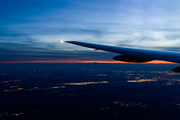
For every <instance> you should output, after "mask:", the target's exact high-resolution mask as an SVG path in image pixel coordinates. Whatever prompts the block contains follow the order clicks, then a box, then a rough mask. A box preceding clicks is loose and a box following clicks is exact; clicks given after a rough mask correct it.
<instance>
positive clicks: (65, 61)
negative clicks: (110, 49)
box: [1, 60, 177, 64]
mask: <svg viewBox="0 0 180 120" xmlns="http://www.w3.org/2000/svg"><path fill="white" fill-rule="evenodd" d="M1 63H129V62H122V61H81V60H49V61H48V60H47V61H46V60H44V61H15V62H13V61H10V62H1ZM129 64H137V63H129ZM138 64H177V63H173V62H167V61H160V60H153V61H150V62H145V63H138Z"/></svg>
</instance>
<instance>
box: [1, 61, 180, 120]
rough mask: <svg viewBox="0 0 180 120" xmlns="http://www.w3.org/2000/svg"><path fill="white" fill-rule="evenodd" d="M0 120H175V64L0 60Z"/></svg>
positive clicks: (178, 78)
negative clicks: (49, 62)
mask: <svg viewBox="0 0 180 120" xmlns="http://www.w3.org/2000/svg"><path fill="white" fill-rule="evenodd" d="M0 66H1V67H0V86H1V87H0V119H1V120H39V119H44V120H45V119H55V120H60V119H67V120H68V119H86V120H88V119H117V120H152V119H153V120H159V119H163V120H169V119H171V120H177V119H178V118H180V114H179V112H180V110H179V108H180V92H179V91H180V74H179V73H174V72H172V71H171V69H172V68H173V67H176V66H177V65H176V64H172V65H168V64H165V65H162V64H153V65H152V64H131V65H129V64H99V63H89V64H1V65H0Z"/></svg>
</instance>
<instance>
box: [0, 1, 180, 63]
mask: <svg viewBox="0 0 180 120" xmlns="http://www.w3.org/2000/svg"><path fill="white" fill-rule="evenodd" d="M179 4H180V2H179V1H177V0H171V1H170V0H151V1H144V0H128V1H127V0H120V1H119V0H111V1H106V0H90V1H89V0H87V1H84V0H76V1H74V0H69V1H64V0H53V1H51V0H43V1H42V0H38V1H37V0H31V1H23V0H16V1H14V0H5V1H1V4H0V8H1V9H0V14H1V17H0V26H1V27H0V49H1V53H0V62H9V61H27V60H30V61H42V60H50V61H51V60H57V59H58V60H62V61H63V60H64V59H68V60H71V59H73V60H77V61H84V60H86V61H103V60H104V61H111V60H112V57H114V56H116V54H114V53H105V52H94V51H93V50H91V49H86V48H83V47H79V46H74V45H69V44H60V42H59V41H60V40H65V41H68V40H70V41H73V40H74V41H83V42H92V43H98V44H107V45H115V46H117V45H119V46H126V47H136V48H145V49H159V50H173V51H180V48H179V46H180V34H179V32H180V23H179V21H180V17H179V16H178V14H179V12H180V8H179Z"/></svg>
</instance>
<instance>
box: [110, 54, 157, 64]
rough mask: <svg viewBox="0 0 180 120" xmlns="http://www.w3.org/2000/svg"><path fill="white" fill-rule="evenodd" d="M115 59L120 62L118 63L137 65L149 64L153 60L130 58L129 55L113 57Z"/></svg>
mask: <svg viewBox="0 0 180 120" xmlns="http://www.w3.org/2000/svg"><path fill="white" fill-rule="evenodd" d="M113 59H114V60H118V61H124V62H136V63H142V62H149V61H152V60H153V59H149V58H142V57H135V56H129V55H119V56H116V57H113Z"/></svg>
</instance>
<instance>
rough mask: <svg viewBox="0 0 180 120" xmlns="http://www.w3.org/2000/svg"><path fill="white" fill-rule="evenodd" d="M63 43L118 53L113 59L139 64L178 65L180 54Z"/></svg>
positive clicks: (177, 70)
mask: <svg viewBox="0 0 180 120" xmlns="http://www.w3.org/2000/svg"><path fill="white" fill-rule="evenodd" d="M63 42H66V43H71V44H75V45H79V46H83V47H88V48H93V49H95V50H103V51H108V52H113V53H118V54H120V55H119V56H116V57H114V58H113V59H115V60H118V61H125V62H137V63H141V62H148V61H151V60H164V61H170V62H175V63H180V52H172V51H159V50H145V49H136V48H126V47H115V46H108V45H99V44H92V43H85V42H78V41H63ZM173 71H175V72H180V67H179V68H178V67H177V68H174V69H173Z"/></svg>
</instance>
